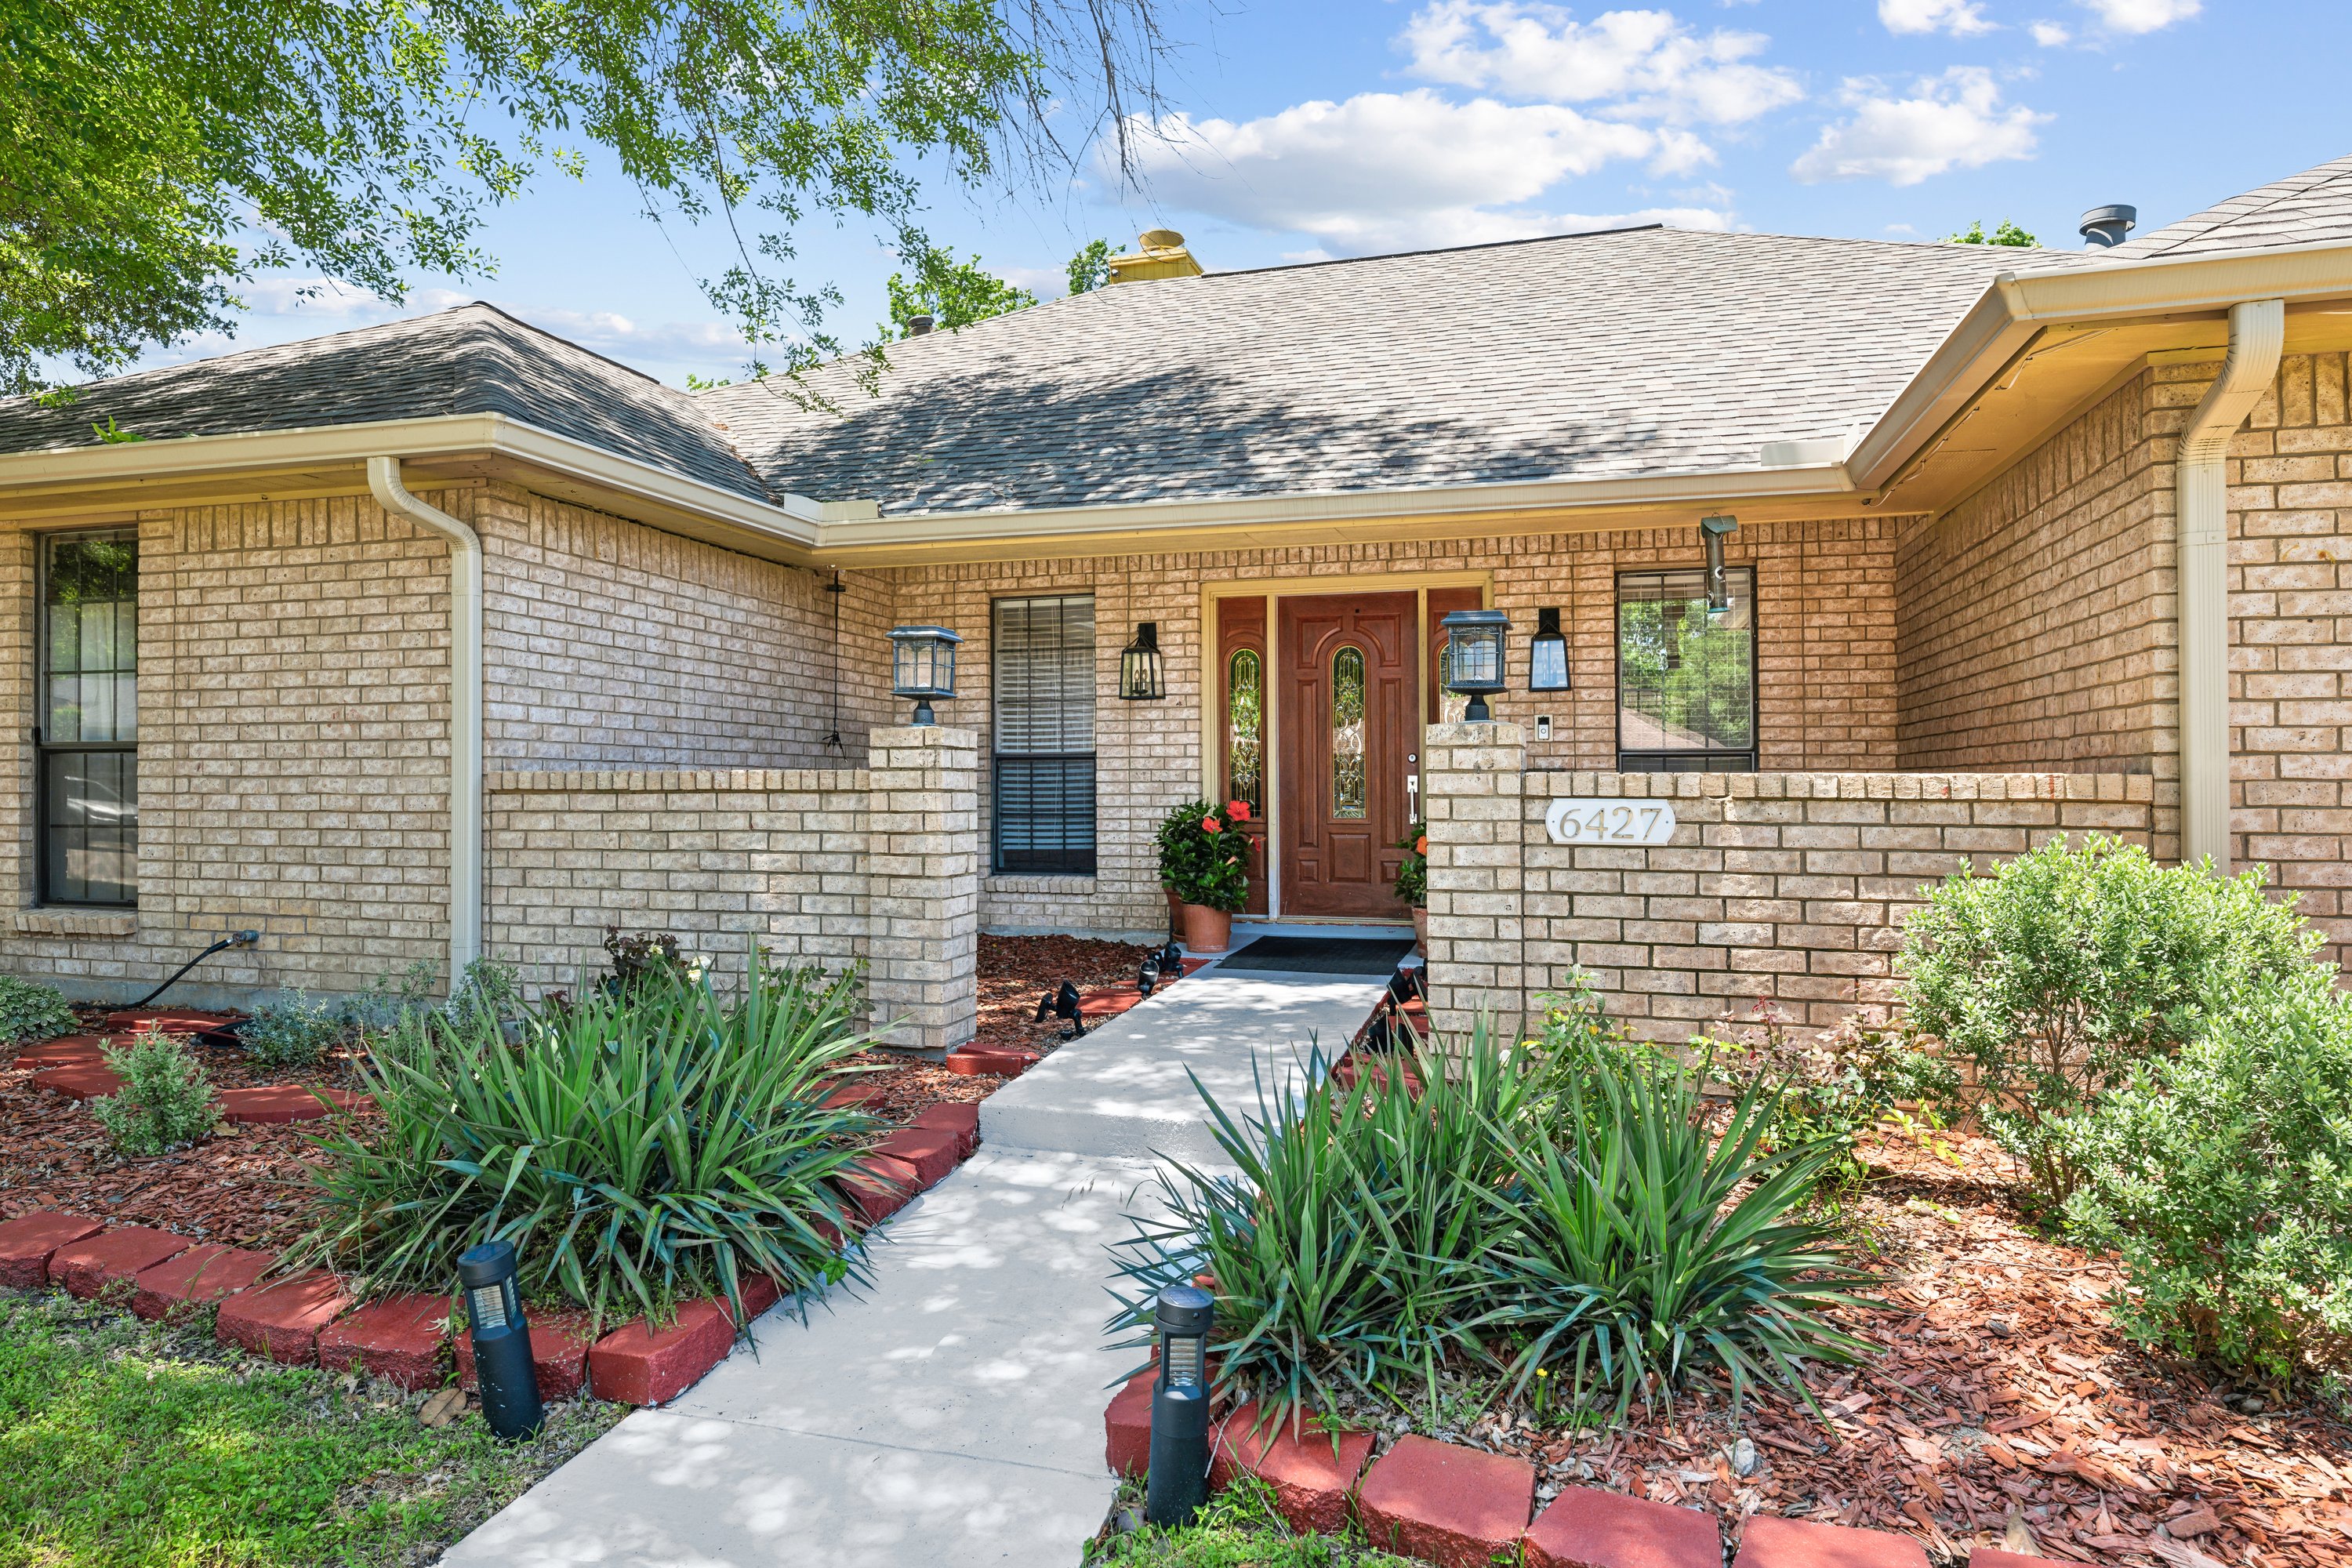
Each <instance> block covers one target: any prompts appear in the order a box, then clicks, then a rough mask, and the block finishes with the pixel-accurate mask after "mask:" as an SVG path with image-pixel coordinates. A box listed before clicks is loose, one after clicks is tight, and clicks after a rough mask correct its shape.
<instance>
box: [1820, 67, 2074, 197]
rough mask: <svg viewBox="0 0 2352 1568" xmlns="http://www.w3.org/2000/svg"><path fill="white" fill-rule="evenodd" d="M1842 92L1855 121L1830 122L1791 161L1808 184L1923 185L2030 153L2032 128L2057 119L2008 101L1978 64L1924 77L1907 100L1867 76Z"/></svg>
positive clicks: (2032, 143)
mask: <svg viewBox="0 0 2352 1568" xmlns="http://www.w3.org/2000/svg"><path fill="white" fill-rule="evenodd" d="M1840 97H1841V98H1842V100H1843V102H1844V103H1845V104H1846V106H1847V107H1848V108H1850V109H1852V110H1853V116H1852V118H1850V119H1847V120H1843V121H1839V122H1838V123H1836V124H1834V125H1830V126H1825V127H1823V129H1822V135H1821V140H1820V141H1818V142H1814V143H1813V145H1812V147H1811V149H1809V150H1808V151H1807V152H1806V153H1805V155H1804V156H1803V157H1801V158H1799V159H1798V160H1797V161H1796V162H1795V163H1791V164H1790V166H1789V172H1790V174H1794V175H1795V176H1796V177H1797V178H1798V179H1800V180H1802V181H1804V182H1805V183H1807V184H1814V183H1816V182H1819V181H1822V180H1885V181H1887V182H1888V183H1889V184H1897V185H1916V184H1918V183H1919V182H1920V181H1922V180H1925V179H1927V178H1930V177H1931V176H1933V175H1937V174H1942V173H1944V172H1945V171H1946V170H1948V169H1953V168H1961V169H1974V168H1979V167H1981V166H1982V165H1984V164H1986V163H1999V162H2001V161H2003V160H2005V159H2013V158H2030V157H2032V155H2033V150H2034V146H2035V142H2036V138H2035V136H2034V132H2033V128H2034V126H2036V125H2038V124H2040V123H2041V122H2042V121H2046V120H2048V119H2049V118H2050V116H2048V115H2046V114H2037V113H2035V112H2034V111H2033V110H2031V109H2028V108H2027V107H2026V106H2025V105H2023V104H2021V103H2020V104H2003V103H2002V102H2001V99H2000V84H1999V83H1998V82H1996V81H1994V80H1993V79H1992V73H1991V72H1990V71H1988V70H1985V69H1983V68H1980V67H1976V66H1954V67H1953V68H1951V69H1949V70H1948V71H1946V72H1944V73H1943V74H1942V75H1941V76H1933V77H1922V78H1920V79H1918V81H1916V83H1914V84H1913V87H1912V93H1911V96H1910V97H1907V98H1898V97H1895V96H1893V95H1892V93H1891V92H1890V89H1887V88H1885V86H1883V85H1882V84H1881V83H1879V82H1877V81H1875V80H1873V79H1870V78H1867V77H1857V78H1853V79H1849V80H1848V81H1847V82H1846V83H1845V86H1844V89H1843V92H1842V93H1841V94H1840Z"/></svg>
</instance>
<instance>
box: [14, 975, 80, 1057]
mask: <svg viewBox="0 0 2352 1568" xmlns="http://www.w3.org/2000/svg"><path fill="white" fill-rule="evenodd" d="M73 1032H74V1016H73V1009H72V1008H71V1007H68V1006H67V1005H66V999H65V997H64V996H63V995H61V994H59V993H58V990H57V988H56V987H55V986H52V985H43V984H40V983H39V982H38V981H35V980H19V979H17V978H16V976H15V975H13V974H0V1045H5V1046H20V1045H26V1044H28V1043H30V1042H33V1041H36V1040H53V1039H55V1038H57V1037H58V1036H59V1035H70V1034H72V1033H73Z"/></svg>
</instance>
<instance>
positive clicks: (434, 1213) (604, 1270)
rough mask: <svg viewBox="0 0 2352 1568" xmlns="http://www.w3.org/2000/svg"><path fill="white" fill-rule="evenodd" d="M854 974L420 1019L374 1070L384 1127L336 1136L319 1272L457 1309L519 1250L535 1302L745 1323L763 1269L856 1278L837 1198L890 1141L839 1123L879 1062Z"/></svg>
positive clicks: (780, 977)
mask: <svg viewBox="0 0 2352 1568" xmlns="http://www.w3.org/2000/svg"><path fill="white" fill-rule="evenodd" d="M862 1009H863V1002H862V998H861V995H860V993H859V986H858V982H857V978H856V976H855V975H847V976H839V977H834V976H827V975H825V974H824V973H821V972H820V971H817V970H814V969H772V968H768V967H765V966H763V964H762V963H761V958H760V955H759V954H758V953H757V952H754V953H753V954H752V955H751V958H750V959H749V960H748V962H747V965H746V969H745V984H744V986H743V988H742V990H741V992H740V994H735V995H730V997H728V998H726V999H724V1000H722V999H721V998H720V997H719V995H718V994H716V993H715V992H714V991H713V990H712V988H711V986H710V984H709V981H708V980H707V979H700V980H696V981H694V982H691V983H689V982H688V981H686V980H685V979H683V978H681V977H678V976H677V975H658V976H653V977H650V978H648V979H647V980H646V982H645V983H643V984H636V985H632V986H630V987H629V988H627V990H626V991H625V992H624V993H622V994H596V993H592V994H589V995H587V996H585V997H583V998H582V999H580V1000H579V1001H577V1002H574V1003H572V1004H571V1005H566V1006H562V1007H559V1008H546V1009H541V1010H540V1011H538V1012H536V1013H534V1014H533V1015H532V1016H530V1017H529V1018H528V1019H527V1020H525V1022H524V1024H523V1026H522V1028H521V1029H520V1039H519V1040H518V1041H517V1042H516V1043H515V1044H512V1045H509V1043H508V1041H507V1038H506V1035H505V1031H504V1030H503V1029H502V1028H501V1026H500V1024H499V1019H498V1018H497V1016H495V1015H494V1014H492V1013H491V1012H490V1011H489V1010H488V1008H487V1007H486V1006H482V1005H477V1006H475V1007H473V1008H472V1009H470V1010H468V1011H467V1012H464V1013H462V1014H455V1015H453V1014H450V1013H446V1012H439V1011H436V1012H433V1013H428V1014H417V1015H412V1016H410V1018H409V1020H408V1021H407V1023H406V1024H404V1026H403V1027H402V1028H401V1030H400V1032H399V1033H398V1034H397V1035H396V1036H395V1037H394V1039H393V1040H392V1041H391V1042H389V1044H388V1045H387V1047H386V1048H384V1049H383V1050H382V1051H380V1052H378V1053H377V1054H376V1059H375V1063H374V1065H373V1067H372V1068H366V1069H364V1071H363V1076H364V1077H365V1078H366V1079H367V1080H368V1081H367V1083H366V1085H365V1087H366V1089H367V1091H368V1092H369V1093H371V1094H373V1096H374V1097H375V1100H376V1103H377V1105H378V1107H379V1108H380V1110H381V1111H382V1115H381V1117H379V1118H369V1119H367V1120H366V1121H358V1120H352V1121H349V1122H347V1123H345V1124H342V1125H339V1126H337V1127H334V1128H332V1129H330V1130H329V1131H327V1132H325V1133H324V1134H323V1135H322V1136H321V1138H320V1143H321V1146H322V1148H323V1149H324V1152H325V1153H326V1155H327V1167H326V1169H325V1171H324V1172H323V1173H321V1176H320V1199H321V1203H322V1205H323V1206H324V1208H325V1211H326V1218H325V1219H324V1220H323V1221H322V1223H321V1224H320V1226H319V1228H318V1229H317V1230H315V1231H314V1232H312V1233H311V1235H310V1236H309V1237H306V1238H305V1240H304V1242H303V1244H302V1247H301V1253H300V1255H301V1257H302V1258H304V1259H306V1260H309V1261H315V1262H319V1263H321V1264H329V1265H331V1266H333V1267H335V1268H341V1269H344V1270H347V1271H350V1272H352V1273H356V1274H359V1275H361V1276H362V1277H364V1279H366V1281H367V1283H368V1285H369V1288H370V1289H375V1290H388V1289H418V1290H446V1289H448V1286H449V1281H450V1279H451V1278H452V1277H453V1275H454V1272H455V1269H456V1267H457V1255H458V1254H459V1253H460V1252H463V1251H464V1250H465V1249H466V1248H467V1247H471V1246H474V1245H475V1244H476V1243H478V1242H481V1241H486V1240H490V1239H494V1238H504V1239H507V1240H510V1241H512V1242H513V1243H514V1244H515V1248H516V1250H517V1252H518V1253H519V1254H520V1261H521V1272H522V1285H523V1289H525V1290H526V1292H527V1293H530V1294H531V1295H534V1296H538V1297H541V1298H548V1297H561V1298H564V1299H567V1300H572V1301H573V1302H577V1303H579V1304H580V1305H582V1306H584V1307H587V1308H589V1309H590V1310H593V1312H594V1313H595V1314H596V1315H597V1316H598V1318H599V1319H600V1320H603V1319H609V1318H613V1317H618V1316H626V1315H630V1314H633V1313H636V1312H648V1313H652V1314H655V1315H656V1316H665V1315H667V1313H668V1311H669V1310H671V1308H672V1306H673V1305H674V1303H675V1302H676V1301H677V1300H681V1299H684V1298H688V1297H692V1296H698V1295H707V1294H710V1293H712V1292H722V1293H724V1294H725V1295H726V1296H727V1298H728V1299H729V1300H730V1301H734V1302H736V1303H737V1304H738V1305H740V1279H741V1277H742V1273H743V1271H744V1270H747V1269H749V1270H753V1271H757V1272H760V1273H765V1274H768V1275H770V1276H772V1278H774V1279H776V1280H777V1282H778V1283H779V1284H781V1285H782V1286H783V1287H784V1289H787V1290H796V1289H802V1288H803V1287H806V1286H809V1285H812V1284H814V1283H817V1282H819V1281H827V1282H829V1281H833V1280H836V1279H841V1278H842V1277H843V1276H844V1274H845V1272H847V1271H848V1265H847V1264H846V1263H845V1261H844V1259H843V1258H842V1257H841V1255H840V1252H841V1249H840V1247H839V1245H838V1243H837V1240H836V1239H835V1238H836V1237H838V1236H839V1235H841V1234H842V1233H843V1232H844V1231H845V1230H846V1229H847V1226H846V1225H845V1222H844V1220H843V1218H842V1214H841V1210H840V1207H839V1205H838V1203H837V1201H836V1199H835V1195H834V1193H833V1189H832V1187H831V1186H830V1184H829V1182H830V1178H832V1177H834V1176H835V1175H837V1174H839V1173H841V1171H842V1169H843V1167H844V1166H845V1164H846V1163H848V1162H849V1161H850V1160H851V1159H853V1158H855V1157H856V1153H857V1148H856V1143H857V1141H858V1140H859V1139H861V1138H862V1137H863V1136H864V1135H865V1134H866V1132H868V1131H870V1130H871V1129H872V1128H873V1126H874V1125H875V1124H874V1123H873V1121H871V1120H870V1119H869V1118H866V1117H865V1116H863V1115H860V1114H858V1113H856V1112H854V1111H847V1110H829V1109H827V1108H825V1107H824V1105H823V1104H822V1103H821V1099H822V1097H823V1095H824V1093H825V1092H826V1090H827V1089H828V1088H829V1087H830V1085H829V1083H828V1078H829V1076H830V1075H831V1074H832V1073H833V1071H834V1070H835V1068H836V1067H837V1065H838V1064H839V1063H840V1062H841V1061H842V1059H843V1058H845V1057H848V1056H850V1055H852V1054H853V1053H855V1052H856V1051H858V1050H861V1049H863V1048H865V1047H866V1045H867V1044H869V1043H870V1042H869V1039H868V1037H866V1036H865V1035H864V1034H862V1033H860V1032H859V1030H858V1028H857V1026H856V1019H857V1018H858V1017H859V1016H860V1015H861V1013H862Z"/></svg>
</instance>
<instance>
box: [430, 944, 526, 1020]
mask: <svg viewBox="0 0 2352 1568" xmlns="http://www.w3.org/2000/svg"><path fill="white" fill-rule="evenodd" d="M448 1010H449V1011H450V1012H452V1013H457V1014H460V1015H463V1014H466V1013H468V1012H473V1011H475V1010H480V1011H483V1012H487V1013H488V1014H489V1015H490V1016H493V1017H495V1018H497V1019H498V1020H499V1022H500V1023H506V1024H512V1023H520V1022H521V1021H522V1018H523V1016H524V1015H525V1014H526V1013H527V1012H528V1011H529V1009H528V1008H527V1007H526V1006H525V1005H524V1004H523V999H522V976H521V974H520V973H518V972H517V970H516V969H515V966H514V965H513V964H511V963H499V962H498V961H497V960H495V959H490V958H477V959H475V960H474V961H473V962H472V963H468V964H467V965H466V973H463V974H461V975H459V976H458V977H457V990H456V991H455V992H453V993H452V994H450V997H449V1002H448Z"/></svg>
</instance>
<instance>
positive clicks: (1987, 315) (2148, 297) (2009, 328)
mask: <svg viewBox="0 0 2352 1568" xmlns="http://www.w3.org/2000/svg"><path fill="white" fill-rule="evenodd" d="M2347 298H2352V244H2328V245H2313V246H2298V247H2283V248H2280V249H2276V250H2262V251H2251V252H2249V251H2238V252H2232V253H2230V254H2227V255H2221V256H2198V257H2189V258H2185V259H2170V258H2156V259H2151V260H2147V261H2118V262H2098V263H2091V264H2088V265H2085V266H2082V267H2070V268H2063V269H2053V270H2048V271H2042V272H2004V273H2001V274H2000V275H1999V276H1998V277H1996V278H1995V279H1993V280H1992V282H1991V284H1990V285H1989V286H1988V287H1987V288H1986V289H1985V291H1984V294H1983V295H1982V296H1981V297H1980V298H1979V300H1977V302H1976V304H1975V305H1973V306H1972V307H1970V308H1969V313H1968V314H1967V315H1966V316H1964V317H1962V318H1961V319H1960V322H1959V324H1958V326H1956V327H1954V328H1953V329H1952V331H1951V332H1950V333H1949V334H1948V336H1947V337H1946V338H1945V339H1944V341H1943V342H1942V343H1941V344H1939V345H1937V349H1936V352H1935V353H1933V354H1932V355H1930V356H1929V357H1928V360H1927V363H1926V364H1925V365H1923V366H1922V367H1920V371H1919V374H1917V375H1916V376H1914V377H1912V378H1911V382H1910V384H1909V385H1907V386H1906V387H1905V388H1904V389H1903V392H1902V393H1901V395H1898V396H1897V397H1896V398H1895V401H1894V403H1893V404H1891V405H1888V408H1887V410H1886V412H1885V415H1883V416H1880V418H1879V419H1878V421H1877V422H1876V423H1875V424H1874V425H1873V426H1871V428H1870V430H1869V432H1868V433H1867V434H1866V435H1864V437H1863V438H1862V441H1861V442H1860V444H1859V445H1857V446H1856V447H1854V449H1853V454H1852V456H1851V457H1849V458H1847V467H1848V468H1849V469H1850V470H1851V471H1852V473H1853V478H1854V481H1855V483H1856V485H1857V486H1858V487H1860V488H1862V489H1880V488H1883V487H1884V486H1885V485H1887V484H1889V483H1891V482H1892V481H1893V479H1894V478H1895V473H1896V471H1897V470H1898V469H1900V468H1901V467H1902V466H1903V464H1904V463H1906V461H1908V460H1909V459H1910V458H1911V456H1912V455H1913V454H1914V453H1915V452H1916V451H1917V450H1919V448H1920V447H1924V446H1925V445H1926V444H1927V442H1928V441H1929V440H1931V439H1932V438H1933V437H1935V435H1936V433H1937V431H1939V430H1941V429H1943V428H1944V427H1945V426H1947V425H1948V424H1950V423H1951V421H1952V420H1953V419H1954V418H1956V417H1957V416H1958V415H1959V414H1960V413H1961V412H1962V411H1963V410H1965V409H1966V408H1967V406H1968V405H1969V404H1970V403H1972V402H1974V401H1975V400H1976V398H1977V397H1978V396H1979V395H1980V394H1981V393H1982V392H1983V391H1984V389H1985V388H1986V387H1987V386H1988V385H1990V384H1992V383H1993V382H1995V381H1996V380H1998V379H1999V378H2000V375H2001V374H2002V373H2003V372H2005V371H2006V370H2007V369H2008V368H2009V367H2010V366H2011V364H2012V363H2015V362H2016V361H2017V359H2018V358H2019V356H2020V355H2021V354H2023V353H2026V352H2027V351H2028V350H2030V349H2031V348H2032V346H2033V343H2034V341H2035V340H2036V339H2037V338H2038V337H2039V336H2040V335H2041V334H2042V331H2044V330H2045V329H2047V328H2050V327H2053V326H2058V325H2071V324H2088V323H2093V322H2098V321H2132V320H2144V319H2148V318H2160V317H2165V316H2200V315H2209V314H2211V315H2218V314H2219V313H2221V312H2222V311H2225V310H2228V309H2229V308H2230V307H2231V306H2232V305H2234V304H2237V303H2239V302H2240V301H2242V300H2252V299H2265V300H2285V301H2286V302H2287V303H2288V304H2289V305H2297V304H2308V303H2313V302H2316V301H2319V300H2341V299H2347Z"/></svg>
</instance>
